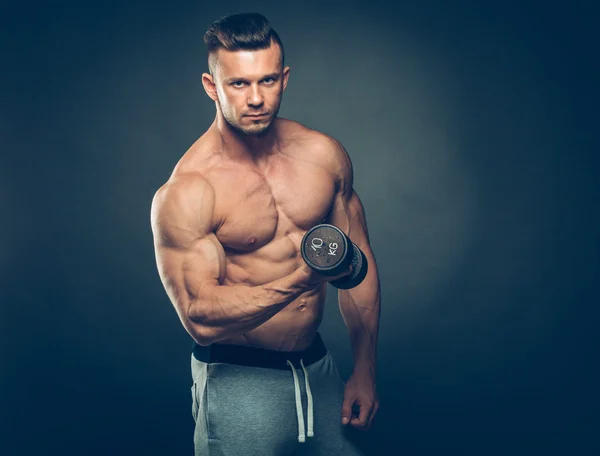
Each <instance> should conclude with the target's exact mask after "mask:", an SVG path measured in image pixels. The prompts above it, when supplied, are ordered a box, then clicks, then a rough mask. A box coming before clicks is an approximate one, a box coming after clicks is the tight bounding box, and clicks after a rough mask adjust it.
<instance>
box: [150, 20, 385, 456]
mask: <svg viewBox="0 0 600 456" xmlns="http://www.w3.org/2000/svg"><path fill="white" fill-rule="evenodd" d="M204 40H205V43H206V45H207V48H208V64H209V73H206V74H203V75H202V84H203V86H204V90H205V91H206V93H207V95H208V96H209V97H210V98H211V99H212V100H214V102H215V106H216V117H215V121H214V123H213V124H212V125H211V126H210V127H209V129H208V130H207V131H206V132H205V133H204V134H203V135H202V136H201V137H200V138H199V139H198V140H197V141H196V143H195V144H193V145H192V146H191V148H190V149H189V150H188V151H187V152H186V153H185V154H184V155H183V157H182V158H181V160H180V161H179V163H178V164H177V165H176V167H175V169H174V171H173V173H172V175H171V177H170V178H169V180H168V182H167V183H166V184H165V185H163V186H162V187H161V188H160V189H159V190H158V191H157V193H156V195H155V197H154V199H153V202H152V210H151V219H152V229H153V234H154V242H155V249H156V260H157V266H158V270H159V273H160V277H161V279H162V281H163V284H164V286H165V290H166V292H167V294H168V296H169V298H170V300H171V302H172V303H173V305H174V307H175V309H176V311H177V314H178V316H179V318H180V320H181V323H182V324H183V326H184V327H185V329H186V330H187V331H188V333H189V334H190V336H191V337H192V338H193V339H194V341H195V347H194V350H193V355H192V376H193V386H192V404H193V407H192V412H193V416H194V419H195V422H196V427H195V431H194V445H195V451H196V454H197V455H200V454H202V455H208V454H213V455H215V454H219V455H228V456H230V455H262V456H267V455H273V456H275V455H284V454H301V452H302V451H306V454H311V455H327V456H332V455H344V456H351V455H358V454H362V453H360V451H359V449H358V448H357V447H356V446H355V445H354V444H353V443H352V442H351V439H348V433H349V432H356V431H355V430H353V429H352V428H355V429H362V430H366V429H368V428H369V427H370V425H371V422H372V420H373V418H374V416H375V414H376V413H377V410H378V398H377V392H376V388H375V370H376V349H377V339H378V327H379V302H380V292H379V280H378V274H377V266H376V264H375V258H374V256H373V252H372V250H371V248H370V246H369V240H368V233H367V226H366V221H365V216H364V212H363V207H362V205H361V202H360V200H359V198H358V196H357V194H356V192H355V191H354V190H353V188H352V179H353V174H352V165H351V162H350V158H349V157H348V155H347V153H346V151H345V150H344V148H343V147H342V146H341V145H340V143H339V142H337V141H336V140H334V139H332V138H330V137H328V136H327V135H325V134H323V133H319V132H317V131H314V130H310V129H308V128H306V127H304V126H302V125H300V124H299V123H296V122H293V121H290V120H287V119H283V118H279V117H278V116H277V114H278V111H279V106H280V103H281V99H282V95H283V91H284V90H285V88H286V86H287V83H288V78H289V74H290V69H289V67H285V66H284V50H283V45H282V43H281V40H280V38H279V36H278V35H277V33H276V32H275V31H274V30H273V29H272V28H271V26H270V24H269V22H268V21H267V19H266V18H265V17H263V16H261V15H259V14H254V13H253V14H238V15H232V16H228V17H224V18H222V19H220V20H218V21H216V22H215V23H213V24H212V25H211V26H210V28H209V29H208V31H207V32H206V34H205V37H204ZM320 223H329V224H332V225H335V226H337V227H339V228H340V229H341V230H343V231H344V232H345V233H346V234H347V235H348V236H349V237H350V238H351V240H352V241H353V242H354V243H355V244H356V245H357V246H358V247H359V248H360V249H361V250H362V251H363V252H364V254H365V256H366V258H367V260H368V264H369V268H368V273H367V276H366V277H365V279H364V280H363V282H361V283H360V284H359V285H358V286H356V287H354V288H352V289H348V290H343V289H340V290H339V307H340V310H341V312H342V315H343V318H344V321H345V323H346V325H347V327H348V330H349V333H350V341H351V346H352V351H353V355H354V369H353V373H352V375H351V377H350V378H349V379H348V381H347V382H346V383H344V382H343V381H342V379H341V377H340V374H339V372H338V370H337V367H336V365H335V363H334V361H333V359H332V357H331V355H330V353H329V352H328V351H327V349H326V348H325V347H324V344H323V341H322V339H321V337H320V335H319V332H318V328H319V325H320V323H321V320H322V316H323V307H324V303H325V292H326V289H327V286H326V284H327V281H328V280H329V281H330V280H334V279H337V278H341V277H344V276H346V275H348V274H349V272H351V268H350V269H348V270H345V271H343V272H342V273H340V274H339V275H337V276H335V277H324V276H322V275H320V274H319V273H317V272H315V271H314V270H313V269H311V268H310V267H309V266H308V265H307V264H306V263H305V262H304V260H303V259H302V256H301V255H300V254H299V248H300V241H301V239H302V237H303V235H304V233H306V231H307V230H308V229H310V228H311V227H313V226H314V225H317V224H320ZM353 408H357V409H358V415H357V416H355V415H353ZM305 417H306V421H305Z"/></svg>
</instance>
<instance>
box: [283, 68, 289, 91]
mask: <svg viewBox="0 0 600 456" xmlns="http://www.w3.org/2000/svg"><path fill="white" fill-rule="evenodd" d="M289 77H290V67H289V66H287V67H285V68H284V69H283V90H285V88H286V87H287V83H288V78H289Z"/></svg>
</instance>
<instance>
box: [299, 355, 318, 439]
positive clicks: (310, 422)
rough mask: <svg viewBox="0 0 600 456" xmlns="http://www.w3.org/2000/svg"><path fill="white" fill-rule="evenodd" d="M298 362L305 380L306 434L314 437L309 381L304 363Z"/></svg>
mask: <svg viewBox="0 0 600 456" xmlns="http://www.w3.org/2000/svg"><path fill="white" fill-rule="evenodd" d="M300 364H301V365H302V370H303V371H304V380H305V382H306V396H307V397H308V432H307V433H306V435H307V436H308V437H314V435H315V433H314V432H313V398H312V392H311V391H310V383H308V372H307V371H306V368H305V367H304V363H303V362H302V360H300Z"/></svg>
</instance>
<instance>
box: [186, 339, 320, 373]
mask: <svg viewBox="0 0 600 456" xmlns="http://www.w3.org/2000/svg"><path fill="white" fill-rule="evenodd" d="M326 354H327V348H326V347H325V343H324V342H323V339H322V338H321V335H320V334H319V333H317V334H316V336H315V338H314V340H313V341H312V343H311V344H310V345H309V346H308V347H307V348H306V349H304V350H301V351H281V350H270V349H267V348H260V347H249V346H246V345H234V344H219V343H214V344H211V345H207V346H203V345H199V344H197V343H194V349H193V355H194V358H196V359H197V360H198V361H202V362H205V363H226V364H237V365H241V366H252V367H264V368H270V369H289V368H290V367H289V365H288V363H287V362H288V361H290V362H291V363H292V364H293V365H294V366H295V367H300V361H301V360H302V363H303V364H304V365H305V366H308V365H310V364H313V363H315V362H317V361H319V360H320V359H322V358H323V357H324V356H325V355H326Z"/></svg>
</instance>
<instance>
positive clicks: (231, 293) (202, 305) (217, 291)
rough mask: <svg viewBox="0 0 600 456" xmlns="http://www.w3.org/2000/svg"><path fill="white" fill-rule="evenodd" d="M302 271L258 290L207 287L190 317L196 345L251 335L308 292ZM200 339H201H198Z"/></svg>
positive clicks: (195, 302) (191, 304)
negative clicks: (251, 332) (197, 343)
mask: <svg viewBox="0 0 600 456" xmlns="http://www.w3.org/2000/svg"><path fill="white" fill-rule="evenodd" d="M300 275H302V271H301V270H296V271H294V272H292V273H291V274H289V275H287V276H284V277H282V278H281V279H278V280H275V281H272V282H269V283H266V284H263V285H260V286H255V287H249V286H245V285H220V286H219V285H215V286H210V287H204V288H203V289H202V290H201V291H200V292H199V293H198V296H196V297H195V299H194V300H193V301H191V303H190V306H189V311H188V317H189V319H190V320H191V322H192V325H193V327H194V329H195V332H196V333H198V336H197V337H194V338H195V339H196V341H197V342H201V343H202V344H203V345H208V344H210V343H214V342H218V341H219V340H223V339H227V338H230V337H233V336H237V335H239V334H243V333H245V332H248V331H250V330H252V329H254V328H256V327H258V326H260V325H261V324H263V323H264V322H265V321H267V320H269V319H270V318H271V317H273V315H275V314H276V313H277V312H279V311H280V310H281V309H283V308H284V307H286V306H287V305H288V304H290V303H291V302H292V301H294V300H296V299H297V298H298V296H300V295H301V294H302V293H304V292H306V291H308V289H307V287H306V286H304V285H302V280H301V277H300ZM198 339H200V340H198Z"/></svg>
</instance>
